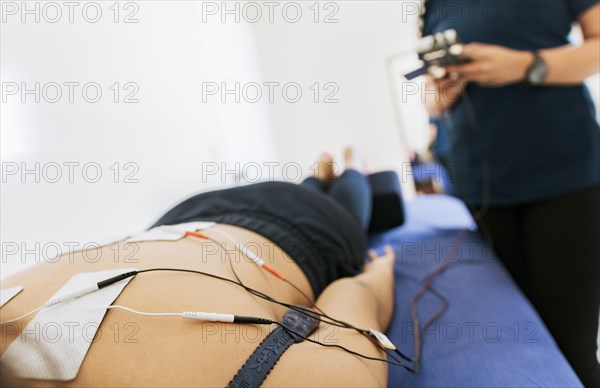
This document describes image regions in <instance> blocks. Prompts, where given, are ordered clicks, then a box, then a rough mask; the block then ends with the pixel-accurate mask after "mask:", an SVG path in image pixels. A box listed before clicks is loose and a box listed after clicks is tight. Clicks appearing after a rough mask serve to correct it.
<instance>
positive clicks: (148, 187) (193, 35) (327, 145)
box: [0, 1, 414, 278]
mask: <svg viewBox="0 0 600 388" xmlns="http://www.w3.org/2000/svg"><path fill="white" fill-rule="evenodd" d="M97 3H98V4H100V5H101V10H102V16H101V17H100V20H99V21H98V22H95V23H91V22H89V21H86V20H85V18H84V17H83V14H82V9H81V7H82V6H83V5H85V4H87V3H86V2H83V3H79V4H80V6H79V8H76V9H75V12H74V14H73V16H74V22H73V23H70V22H69V15H68V11H69V10H68V8H66V7H65V6H64V5H63V6H62V9H61V11H62V13H63V14H62V17H61V18H60V20H58V21H57V22H56V23H50V22H48V19H52V18H54V17H55V16H56V13H55V11H56V10H55V9H52V8H51V7H50V8H47V9H46V11H47V12H46V13H44V9H43V7H44V6H45V5H46V4H49V3H48V2H43V3H38V2H30V3H28V6H29V7H30V9H31V8H32V7H34V6H35V4H39V6H40V10H39V16H40V20H39V22H36V21H35V20H34V18H35V16H36V15H25V18H26V19H25V22H22V20H21V17H22V16H23V12H22V9H18V10H17V12H16V14H15V15H12V13H13V12H12V11H14V10H9V9H3V15H4V16H5V18H6V20H4V21H3V22H2V23H1V24H0V28H1V30H0V32H1V34H0V35H1V36H0V77H1V79H2V85H3V88H4V89H3V91H4V96H3V97H4V98H5V102H3V103H2V105H1V107H0V110H1V113H0V125H1V131H0V133H1V141H0V143H1V150H0V151H1V155H0V157H1V160H2V187H1V188H0V191H1V198H0V211H1V214H2V217H1V221H0V240H1V242H2V263H1V272H2V273H1V276H2V278H4V277H6V276H8V275H10V274H11V273H14V272H15V271H16V270H18V269H21V268H23V267H24V266H26V265H31V264H33V263H35V262H38V261H41V260H47V259H50V258H51V257H52V256H53V255H54V254H55V253H57V252H58V251H59V250H60V251H62V252H66V251H68V250H69V249H72V248H69V247H70V246H73V245H74V246H75V247H76V248H80V247H82V246H84V245H86V244H88V243H97V242H101V241H104V240H107V239H111V238H113V237H118V236H121V235H122V234H127V233H130V232H132V231H135V230H139V229H141V228H144V227H146V226H148V225H149V224H150V223H151V222H152V221H154V220H155V219H156V217H157V216H159V215H160V214H161V213H162V212H163V211H164V210H166V209H168V208H169V207H170V206H172V205H173V204H175V203H176V202H177V201H179V200H181V199H183V198H185V197H187V196H189V195H191V194H193V193H195V192H198V191H201V190H208V189H211V188H215V187H221V186H223V185H225V184H226V183H227V184H231V183H234V182H233V181H234V180H235V177H236V175H239V174H238V173H241V174H242V175H244V174H245V175H248V174H250V175H253V176H255V175H256V174H255V173H256V170H255V169H253V168H250V169H248V170H244V166H250V165H251V164H253V166H256V165H258V166H260V168H262V169H261V171H260V177H259V178H262V179H265V178H273V177H278V178H284V179H288V180H290V181H298V180H300V179H301V177H302V176H305V175H307V174H309V173H310V171H309V169H308V167H309V166H310V165H311V164H312V162H313V161H314V160H315V159H316V158H317V157H318V155H319V153H320V152H321V151H322V150H329V151H334V152H335V153H336V154H337V156H338V157H340V156H341V149H342V147H343V146H345V145H347V144H356V145H358V146H359V147H360V148H361V150H362V151H363V154H364V157H365V158H366V159H367V160H368V162H369V166H370V168H371V170H379V169H396V170H398V171H399V172H402V168H403V165H402V164H403V163H405V162H406V160H407V156H406V149H405V147H404V146H403V144H405V141H404V139H403V138H402V135H401V134H400V130H401V129H402V128H401V127H402V125H403V124H400V125H398V123H397V122H396V117H395V112H394V109H393V102H392V95H391V85H392V83H391V82H390V79H389V78H388V74H387V73H386V66H385V60H386V58H387V57H388V56H389V55H392V54H394V53H397V52H399V51H403V50H405V49H406V48H408V47H410V46H411V45H412V42H413V39H414V23H413V24H412V25H411V23H403V15H402V10H403V9H402V6H401V4H400V3H401V2H389V1H379V2H377V1H341V2H333V3H327V2H320V3H318V4H317V5H318V10H319V13H318V22H315V20H314V17H315V11H316V9H315V8H314V2H295V3H294V4H297V5H299V6H300V7H301V9H302V16H301V18H300V21H298V22H297V23H292V22H290V21H289V17H291V18H292V19H293V18H294V17H295V16H294V9H293V8H292V9H288V10H287V13H286V14H285V15H284V14H283V13H282V11H283V7H285V4H286V3H285V2H281V3H280V6H279V8H276V9H275V10H274V11H275V12H274V13H273V15H272V17H273V20H272V22H271V21H269V15H268V11H269V10H268V9H267V8H266V5H265V4H266V3H264V2H259V3H258V4H259V5H260V6H261V12H263V15H262V19H261V20H260V21H259V22H257V23H253V22H248V21H246V20H244V17H243V16H250V17H253V16H252V12H253V10H249V12H250V13H249V14H245V15H242V17H241V18H240V19H239V20H236V17H239V16H240V14H237V15H236V14H235V7H236V4H238V5H237V6H238V7H240V11H241V12H243V9H242V7H243V6H244V4H245V3H241V2H227V3H226V7H228V9H230V10H231V9H233V10H234V14H233V15H232V14H230V13H227V12H223V11H224V9H223V8H221V7H222V4H223V3H222V2H204V3H203V2H187V1H186V2H154V1H138V2H134V3H131V4H134V5H135V6H137V9H136V8H135V7H133V6H128V7H127V8H126V7H125V4H126V3H124V2H121V3H119V15H118V19H117V20H118V22H115V21H114V20H113V18H114V16H115V11H114V8H110V7H111V6H114V5H113V4H114V3H113V2H97ZM292 3H293V2H292ZM4 4H6V2H4V3H3V6H4ZM11 4H17V5H18V6H19V7H21V5H22V3H21V2H14V3H12V2H11ZM55 4H59V6H61V5H62V4H63V3H61V2H58V3H55ZM328 4H329V5H328ZM331 4H333V6H332V5H331ZM215 5H216V6H217V8H215ZM311 6H312V7H313V9H310V8H309V7H311ZM5 11H10V12H5ZM88 11H89V12H88V13H87V14H86V16H87V17H88V18H90V16H91V18H94V17H95V12H94V9H93V8H92V9H89V10H88ZM132 13H133V14H132ZM127 15H130V16H132V17H133V19H137V22H136V23H123V21H124V18H125V17H126V16H127ZM286 17H288V20H286ZM328 17H329V19H328V21H335V20H337V21H338V22H337V23H323V22H324V21H325V20H326V19H327V18H328ZM35 82H40V87H41V89H43V87H44V85H50V84H51V83H53V82H55V83H57V84H59V85H61V91H62V93H63V96H62V98H61V99H60V100H59V101H58V102H56V103H50V102H47V101H45V99H44V97H45V98H46V99H52V98H54V91H55V90H54V89H53V88H51V87H50V88H49V89H47V93H46V94H45V95H44V94H43V92H42V91H40V97H41V101H40V102H39V103H36V102H34V101H33V100H34V98H35V96H34V95H25V96H22V95H21V93H20V91H17V93H16V94H15V95H11V94H10V87H11V86H14V85H15V84H16V85H17V86H18V87H19V88H21V87H22V86H23V85H21V84H22V83H25V85H24V86H26V87H27V88H33V87H34V86H35ZM65 82H78V83H79V84H80V86H78V88H77V89H76V90H75V94H74V99H75V100H74V102H73V103H70V102H69V101H68V96H67V92H68V88H67V87H66V86H65V85H64V83H65ZM90 82H96V83H97V84H98V85H100V88H101V90H102V93H103V94H102V97H101V98H100V100H99V101H98V102H96V103H88V102H86V101H85V100H84V99H83V96H82V91H81V87H82V86H81V85H84V84H86V83H90ZM115 82H118V83H119V84H120V87H121V90H120V95H119V102H117V103H115V102H113V100H112V99H113V97H114V92H113V91H112V90H111V89H109V88H110V87H111V85H114V84H115ZM127 82H131V83H133V84H134V85H133V86H132V87H130V88H129V89H126V90H124V85H125V83H127ZM211 82H215V83H216V84H217V85H219V87H221V86H222V85H223V84H224V85H225V87H227V88H229V89H231V88H233V87H234V86H235V85H236V83H239V85H240V88H241V89H242V93H241V99H240V100H239V101H237V102H236V101H235V96H232V95H230V94H225V95H222V94H221V93H216V94H215V95H203V92H202V91H203V85H206V84H207V83H211ZM264 82H279V83H280V85H279V87H277V88H276V89H275V93H274V94H273V102H270V101H269V96H268V94H269V93H268V88H267V87H265V84H264ZM290 82H294V83H297V84H298V85H299V86H300V88H301V91H302V99H301V100H300V102H298V103H289V102H286V101H285V98H290V97H292V98H293V96H292V95H291V94H293V93H288V94H287V95H285V96H284V95H282V89H281V87H282V85H285V84H287V83H290ZM315 82H318V83H320V93H319V101H318V102H317V103H315V102H314V101H313V98H314V91H313V90H310V87H311V85H313V84H314V83H315ZM328 82H331V83H334V84H335V85H337V87H339V91H338V92H337V93H336V94H335V96H333V98H335V99H338V100H339V102H338V103H332V104H325V103H323V99H324V98H325V96H326V95H327V94H329V93H328V92H330V91H332V90H333V89H331V88H325V83H328ZM252 85H258V86H259V87H261V92H262V98H260V99H259V101H258V102H254V101H249V100H251V99H252V97H253V93H254V92H255V90H254V89H252V87H250V88H247V89H244V86H246V87H248V86H252ZM133 87H138V88H139V90H138V91H137V93H136V94H135V96H134V98H136V99H138V100H139V101H138V102H136V103H123V101H122V100H123V98H124V97H125V96H126V95H127V94H128V93H129V92H130V91H133V90H134V89H133ZM243 91H246V92H248V93H243ZM90 94H91V96H90ZM93 94H94V93H89V94H88V95H87V97H88V98H93V97H94V96H93ZM23 98H25V102H23V101H22V99H23ZM70 162H72V163H78V165H76V166H74V169H73V172H74V175H73V177H72V181H69V178H70V177H69V173H70V171H69V167H68V163H70ZM238 162H239V164H236V163H238ZM36 163H39V164H36ZM65 163H67V165H66V164H65ZM115 163H118V165H115ZM126 163H130V164H126ZM248 163H250V164H248ZM273 163H275V164H276V165H275V166H274V167H273V165H272V164H273ZM86 164H89V166H90V168H89V169H88V170H87V173H85V172H84V171H83V166H84V165H86ZM267 164H269V165H270V166H271V167H269V166H268V165H267ZM56 166H58V172H60V173H61V174H62V176H61V177H60V178H59V179H58V182H56V183H53V181H54V180H56V173H57V169H56ZM215 166H216V168H217V169H218V171H217V172H216V174H213V175H208V174H206V172H207V170H205V168H208V167H210V168H214V167H215ZM286 166H290V167H292V168H290V169H286ZM295 166H301V167H302V169H301V171H298V170H297V169H296V168H295ZM94 167H99V168H100V171H101V173H102V177H101V178H100V180H99V181H98V182H97V183H91V181H93V180H95V172H96V170H95V168H94ZM13 168H17V169H18V170H17V171H12V169H13ZM23 168H27V169H34V170H35V169H37V170H38V174H39V177H36V176H35V173H31V174H25V175H23V171H22V169H23ZM224 168H226V169H227V171H224ZM240 169H241V171H239V170H240ZM236 170H238V171H236ZM116 171H118V172H119V175H118V176H115V172H116ZM272 172H273V173H274V176H271V173H272ZM298 173H300V174H301V175H302V176H298ZM252 179H253V178H252ZM36 180H37V181H36ZM126 182H129V183H126ZM250 182H251V180H250V178H248V179H246V180H245V181H242V183H250ZM404 186H405V189H406V195H407V197H408V196H410V195H412V193H413V189H412V182H410V181H408V180H407V181H406V184H405V185H404Z"/></svg>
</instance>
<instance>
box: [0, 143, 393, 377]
mask: <svg viewBox="0 0 600 388" xmlns="http://www.w3.org/2000/svg"><path fill="white" fill-rule="evenodd" d="M345 159H346V169H345V171H344V172H343V173H342V174H341V175H339V176H336V174H334V171H333V161H332V159H331V158H330V157H328V156H324V157H322V159H321V160H320V161H319V164H318V166H319V168H318V169H317V171H315V176H314V177H311V178H308V179H307V180H306V181H305V182H303V183H302V184H301V185H294V184H289V183H283V182H266V183H259V184H255V185H249V186H243V187H235V188H231V189H227V190H221V191H215V192H210V193H204V194H200V195H197V196H194V197H192V198H189V199H187V200H186V201H184V202H182V203H180V204H179V205H177V206H175V207H174V208H173V209H171V210H170V211H168V212H167V213H166V214H165V215H163V216H162V217H161V218H160V219H159V221H158V222H156V224H155V225H153V227H159V226H165V225H170V226H173V227H175V226H176V225H178V224H182V223H189V222H193V221H208V222H213V223H215V224H214V226H213V227H211V228H208V229H205V230H201V231H191V233H189V234H188V235H186V236H185V237H184V238H181V239H179V240H176V241H143V242H135V243H127V242H126V241H121V242H118V243H115V244H111V245H107V246H104V247H100V248H97V249H95V250H94V251H96V252H89V251H86V252H77V253H74V254H73V253H71V254H70V257H69V260H60V259H59V260H58V261H57V262H55V263H43V264H39V265H37V266H34V267H32V268H29V269H27V270H25V271H23V272H21V273H19V274H17V275H14V276H12V277H11V278H9V279H7V280H6V281H4V282H3V288H8V287H12V286H17V285H20V286H22V287H23V289H24V291H23V292H22V293H21V294H20V295H17V296H16V297H15V298H14V299H13V300H12V301H10V302H8V303H7V304H6V305H4V306H3V307H2V310H1V312H2V317H3V318H2V319H3V320H7V319H10V318H12V317H18V316H20V315H22V314H24V313H26V312H27V311H30V310H32V309H34V308H35V307H37V306H40V305H42V304H43V303H44V302H46V301H47V300H49V299H50V298H51V297H52V295H53V294H54V293H55V292H56V291H57V290H58V289H60V288H61V287H62V286H63V285H64V284H65V283H66V282H67V281H68V280H69V279H70V278H71V277H72V276H73V275H75V274H78V273H82V272H96V271H103V270H108V269H117V268H132V267H135V268H136V269H137V271H138V273H137V275H135V277H134V278H133V279H131V281H130V282H129V283H128V284H127V286H126V287H125V288H124V289H123V291H122V292H121V293H120V295H119V296H118V297H117V299H116V301H115V302H114V303H113V304H114V305H120V306H125V307H127V308H129V309H134V310H135V311H138V312H182V311H210V312H216V313H222V314H232V315H235V316H236V317H238V318H236V321H234V323H227V322H206V321H197V320H181V319H178V318H177V317H173V316H140V315H137V314H134V313H132V312H131V311H125V310H122V309H116V308H114V309H113V308H111V309H109V310H108V311H107V313H106V315H105V316H104V319H103V320H102V323H101V324H100V326H99V328H98V332H97V334H96V337H95V338H94V340H93V341H92V342H91V344H90V347H89V350H88V352H87V354H86V355H85V359H84V360H83V363H82V365H81V368H80V369H79V372H78V373H77V376H76V378H75V379H73V380H71V381H66V382H64V381H45V380H23V381H22V382H21V383H22V384H24V385H31V384H35V385H39V386H92V385H94V386H224V385H230V386H243V384H244V381H246V383H247V384H250V385H251V386H253V385H261V384H262V385H264V386H289V385H294V386H331V385H335V386H385V385H387V367H388V366H387V364H386V363H385V362H382V361H375V360H367V359H365V358H364V357H361V356H365V357H371V358H377V359H385V358H386V353H385V352H384V351H383V350H382V347H381V346H378V345H377V341H374V340H373V338H369V336H368V335H365V334H364V332H360V331H359V330H355V329H357V328H359V329H361V330H364V331H366V329H368V328H371V329H374V330H376V331H379V332H383V331H385V330H386V329H387V327H388V325H389V323H390V320H391V314H392V309H393V281H394V275H393V266H394V260H395V256H394V252H393V251H392V249H391V248H390V247H386V248H385V250H384V252H383V253H382V254H381V255H378V254H377V253H375V252H373V251H371V252H369V253H368V261H367V263H366V264H365V262H364V258H365V255H366V254H367V242H366V230H367V226H368V224H369V218H370V213H371V209H370V206H371V193H370V188H369V185H368V183H367V181H366V178H365V176H364V175H363V174H362V173H361V172H360V169H361V167H362V166H363V164H362V163H361V162H360V161H359V158H358V157H357V155H356V153H355V152H354V151H353V150H352V149H347V150H346V152H345ZM133 248H135V249H133ZM132 252H134V253H133V254H132ZM91 256H93V257H98V258H99V259H98V260H94V262H92V261H91V260H87V258H88V257H91ZM119 258H120V259H119ZM124 258H127V260H125V259H124ZM257 264H259V265H257ZM156 268H171V269H178V271H166V270H165V271H149V272H144V270H149V269H156ZM265 269H267V270H268V271H265ZM181 270H183V271H181ZM187 270H190V271H199V272H202V273H204V274H208V275H210V276H206V275H202V274H199V273H197V272H185V271H187ZM269 271H270V272H269ZM283 279H285V280H283ZM239 282H241V283H243V285H244V286H243V287H242V286H240V285H239V284H238V283H239ZM249 289H251V290H254V291H255V292H254V293H252V292H249V291H248V290H249ZM261 295H262V296H265V297H261ZM268 299H270V300H268ZM272 300H276V301H279V302H282V303H284V304H287V306H282V305H280V304H277V303H274V302H273V301H272ZM289 306H300V308H301V307H302V306H303V307H304V309H301V310H302V311H298V310H299V309H298V308H295V309H294V308H293V307H292V308H288V307H289ZM90 307H98V306H90ZM105 308H106V306H105ZM306 310H310V311H312V312H316V313H314V315H312V318H311V317H307V316H308V315H310V313H305V312H303V311H306ZM320 313H326V317H331V318H332V319H333V320H332V319H328V318H326V317H325V316H322V315H321V316H317V314H320ZM239 317H257V318H262V319H265V320H268V321H269V322H277V323H280V322H282V321H283V322H284V323H285V324H286V325H289V326H287V327H288V328H293V329H292V332H290V331H289V330H285V329H283V328H281V327H280V326H278V325H277V324H245V323H235V322H238V320H240V321H241V318H239ZM31 319H32V316H30V317H27V318H24V319H21V320H20V321H17V322H16V323H15V324H17V325H18V328H19V330H14V331H10V332H9V331H8V330H7V331H6V333H7V335H6V339H5V340H4V341H3V342H2V349H1V350H2V353H3V354H4V353H5V352H6V350H7V348H8V347H9V346H10V344H11V343H12V342H13V341H19V338H18V337H19V333H20V332H21V331H22V329H23V328H25V325H26V324H27V322H29V321H30V320H31ZM319 320H320V322H319ZM336 322H346V323H349V324H351V325H352V326H353V327H354V329H351V328H350V329H349V328H347V327H339V326H343V325H336ZM7 325H8V324H7ZM3 326H4V325H3ZM3 331H4V330H3ZM100 333H102V334H103V335H100ZM294 333H296V334H302V336H303V337H306V339H305V340H303V338H301V337H300V336H298V335H296V334H294ZM267 337H269V338H268V339H267V340H265V338H267ZM263 341H264V343H263V344H262V345H261V343H262V342H263ZM311 341H315V342H311ZM316 342H319V343H321V344H326V345H335V346H341V347H345V348H347V349H350V350H352V351H354V352H356V353H358V354H360V355H361V356H358V355H356V354H351V353H349V352H347V351H344V350H342V349H340V348H339V347H332V346H330V347H324V346H321V345H320V344H318V343H316ZM271 368H272V369H271ZM5 370H6V369H5V368H3V372H2V373H3V378H4V376H6V373H5ZM257 371H258V372H257ZM248 382H250V383H248Z"/></svg>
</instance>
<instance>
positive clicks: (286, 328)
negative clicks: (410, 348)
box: [272, 321, 416, 373]
mask: <svg viewBox="0 0 600 388" xmlns="http://www.w3.org/2000/svg"><path fill="white" fill-rule="evenodd" d="M272 323H273V324H275V325H277V326H279V327H281V328H282V329H283V330H285V331H287V332H288V333H290V334H292V335H296V336H298V337H300V338H302V339H303V340H305V341H308V342H312V343H314V344H317V345H320V346H323V347H327V348H338V349H342V350H344V351H345V352H347V353H350V354H353V355H355V356H358V357H361V358H364V359H367V360H372V361H381V362H386V363H388V364H391V365H396V366H401V367H403V368H404V369H406V370H408V371H409V372H412V373H415V372H416V371H415V370H414V369H413V368H411V367H409V366H408V365H405V364H403V363H401V362H399V361H397V362H391V361H389V360H386V359H384V358H379V357H371V356H365V355H364V354H360V353H357V352H355V351H354V350H350V349H348V348H346V347H344V346H342V345H337V344H325V343H322V342H319V341H315V340H313V339H310V338H308V337H306V336H303V335H302V334H299V333H297V332H295V331H294V330H292V329H290V328H288V327H286V326H285V325H284V324H282V323H280V322H276V321H273V322H272Z"/></svg>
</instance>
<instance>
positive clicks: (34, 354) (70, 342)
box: [1, 268, 135, 381]
mask: <svg viewBox="0 0 600 388" xmlns="http://www.w3.org/2000/svg"><path fill="white" fill-rule="evenodd" d="M129 271H135V268H127V269H117V270H108V271H100V272H86V273H80V274H77V275H74V276H73V277H72V278H71V279H70V280H69V281H68V282H67V284H65V285H64V286H63V287H62V288H61V289H60V290H59V291H58V292H57V293H56V294H55V295H54V296H53V297H52V298H51V299H55V298H60V297H61V296H64V295H68V294H70V293H72V292H76V291H78V290H81V289H84V288H85V287H87V286H89V285H90V284H95V283H98V282H100V281H102V280H106V279H108V278H111V277H113V276H117V275H119V274H122V273H125V272H129ZM129 280H131V278H128V279H125V280H122V281H120V282H117V283H114V284H111V285H110V286H108V287H105V288H102V289H100V290H97V291H94V292H91V293H90V294H87V295H84V296H81V297H79V298H77V299H73V300H70V301H67V302H64V303H60V304H57V305H54V306H50V307H47V308H44V309H42V310H40V311H39V312H38V313H37V315H36V316H35V317H34V318H33V319H32V320H31V321H30V322H29V324H27V327H25V328H24V329H23V330H22V331H21V334H20V335H19V337H17V338H15V340H14V341H13V342H12V343H11V344H10V346H9V347H8V349H7V350H6V352H4V354H3V355H2V359H1V361H2V363H3V364H4V365H7V366H8V367H9V368H10V369H11V370H12V371H13V372H14V373H15V374H16V376H17V377H22V378H27V379H43V380H63V381H68V380H72V379H74V378H75V377H76V376H77V372H78V371H79V367H80V366H81V364H82V363H83V359H84V357H85V355H86V353H87V351H88V349H89V348H90V346H91V344H92V342H93V340H94V336H95V335H96V332H97V331H98V327H99V326H100V322H102V319H103V318H104V315H105V314H106V308H103V307H105V306H109V305H111V304H112V303H113V302H114V300H115V299H117V297H118V296H119V294H120V293H121V291H123V289H124V288H125V286H126V285H127V283H128V282H129ZM5 318H8V317H5ZM5 325H6V326H8V325H15V329H16V328H20V327H21V323H20V322H14V323H8V324H5ZM5 325H3V326H5ZM5 329H7V330H8V328H4V327H3V330H5Z"/></svg>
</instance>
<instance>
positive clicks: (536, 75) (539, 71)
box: [527, 57, 548, 85]
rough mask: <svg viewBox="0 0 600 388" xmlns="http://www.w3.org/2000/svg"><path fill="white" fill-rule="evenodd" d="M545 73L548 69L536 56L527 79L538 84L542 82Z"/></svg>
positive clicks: (546, 73)
mask: <svg viewBox="0 0 600 388" xmlns="http://www.w3.org/2000/svg"><path fill="white" fill-rule="evenodd" d="M546 75H548V69H547V68H546V64H545V63H544V60H543V59H542V58H540V57H538V58H536V61H535V63H534V64H533V66H531V68H530V69H529V74H528V75H527V80H528V81H529V82H530V83H531V84H533V85H539V84H541V83H542V82H544V80H545V79H546Z"/></svg>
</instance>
